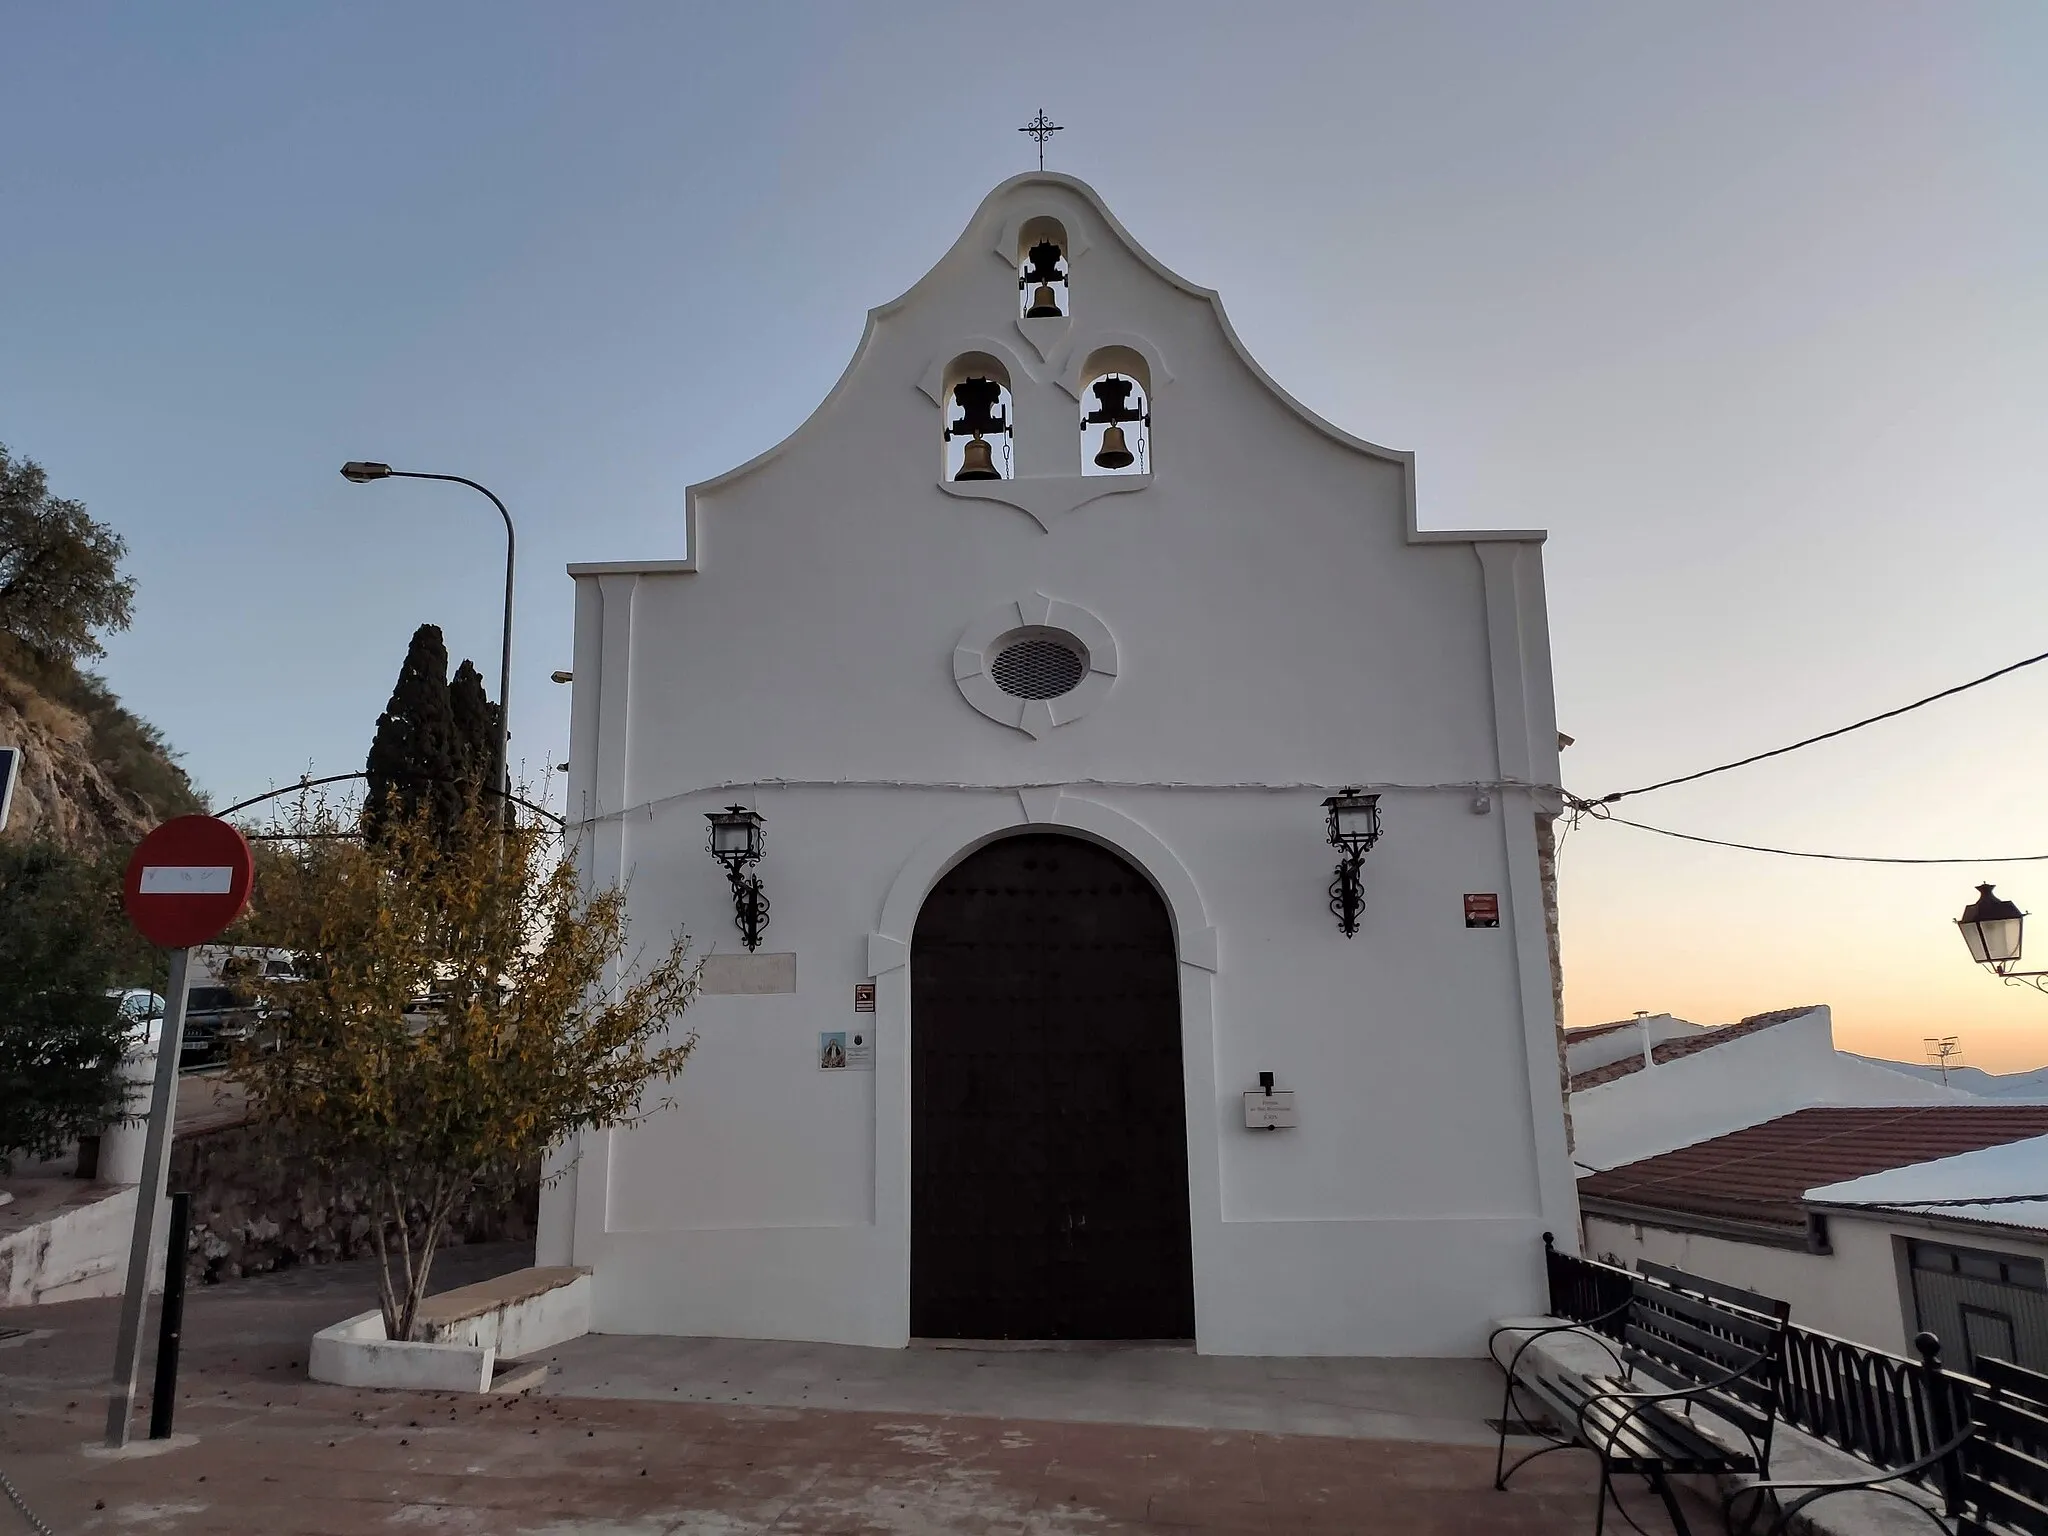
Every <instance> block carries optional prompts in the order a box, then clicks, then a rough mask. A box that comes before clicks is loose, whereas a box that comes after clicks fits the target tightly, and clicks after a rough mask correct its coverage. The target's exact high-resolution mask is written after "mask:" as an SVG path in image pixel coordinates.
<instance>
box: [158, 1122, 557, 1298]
mask: <svg viewBox="0 0 2048 1536" xmlns="http://www.w3.org/2000/svg"><path fill="white" fill-rule="evenodd" d="M169 1187H170V1189H172V1190H181V1189H182V1190H189V1191H191V1193H192V1234H191V1239H190V1247H189V1249H188V1250H187V1251H188V1254H189V1259H188V1261H187V1264H186V1270H185V1273H186V1278H187V1280H188V1281H190V1282H192V1283H195V1284H212V1283H213V1282H215V1281H220V1280H235V1279H239V1278H241V1277H242V1276H244V1275H260V1274H267V1273H268V1272H269V1271H271V1270H274V1269H289V1268H292V1267H293V1266H295V1265H299V1264H331V1263H333V1262H335V1261H336V1260H338V1259H356V1258H366V1257H369V1256H371V1255H373V1254H374V1253H375V1252H376V1247H375V1244H374V1243H373V1242H372V1241H371V1236H370V1207H369V1203H368V1201H367V1199H366V1198H365V1196H364V1192H363V1191H362V1190H361V1189H360V1188H348V1187H338V1186H334V1185H331V1184H329V1183H327V1182H326V1181H323V1180H321V1179H319V1178H317V1177H315V1176H312V1175H309V1174H308V1173H307V1172H305V1170H304V1168H303V1166H302V1165H299V1164H296V1163H294V1162H292V1161H291V1160H289V1159H286V1158H283V1157H280V1156H279V1155H278V1154H277V1151H276V1147H275V1143H274V1142H273V1141H272V1139H271V1138H270V1136H269V1135H268V1134H267V1133H266V1132H265V1131H264V1130H263V1129H262V1128H261V1127H260V1126H255V1125H238V1126H230V1127H225V1128H221V1129H216V1130H209V1131H206V1132H204V1133H201V1134H199V1135H192V1136H180V1137H178V1138H177V1139H176V1140H175V1141H173V1142H172V1144H171V1170H170V1183H169ZM539 1203H540V1186H539V1178H538V1172H537V1171H536V1173H535V1175H534V1177H532V1178H530V1179H527V1180H523V1181H522V1183H521V1187H520V1188H519V1190H518V1191H517V1192H516V1193H515V1194H514V1195H513V1197H512V1198H511V1199H510V1200H503V1199H493V1198H490V1197H478V1198H475V1199H472V1201H471V1202H470V1204H469V1205H468V1206H467V1207H465V1208H464V1209H462V1210H460V1211H458V1212H457V1213H456V1216H455V1219H454V1220H453V1221H451V1222H450V1223H449V1228H448V1232H449V1235H448V1238H447V1242H448V1244H450V1245H451V1246H452V1245H455V1244H461V1243H494V1242H514V1241H530V1240H531V1239H532V1237H533V1233H534V1226H535V1222H536V1218H537V1214H538V1210H539Z"/></svg>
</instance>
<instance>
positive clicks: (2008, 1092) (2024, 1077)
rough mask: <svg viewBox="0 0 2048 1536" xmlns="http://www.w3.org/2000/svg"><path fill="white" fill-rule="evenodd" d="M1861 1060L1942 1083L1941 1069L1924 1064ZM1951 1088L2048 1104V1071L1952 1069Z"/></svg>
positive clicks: (1999, 1097)
mask: <svg viewBox="0 0 2048 1536" xmlns="http://www.w3.org/2000/svg"><path fill="white" fill-rule="evenodd" d="M1843 1054H1845V1055H1849V1054H1853V1053H1851V1052H1844V1053H1843ZM1857 1059H1858V1060H1859V1061H1867V1062H1869V1063H1870V1064H1871V1065H1872V1066H1876V1067H1886V1068H1888V1069H1890V1070H1891V1071H1893V1072H1904V1073H1906V1074H1908V1075H1909V1076H1912V1077H1919V1078H1925V1079H1926V1080H1927V1081H1928V1082H1931V1083H1938V1082H1940V1081H1941V1068H1939V1067H1930V1066H1928V1065H1927V1064H1926V1063H1924V1062H1917V1061H1886V1060H1885V1059H1884V1058H1883V1057H1882V1056H1860V1057H1858V1058H1857ZM1948 1085H1949V1087H1951V1088H1960V1089H1962V1091H1963V1092H1964V1093H1974V1094H1976V1095H1977V1096H1978V1097H1979V1098H1985V1099H2019V1100H2022V1101H2024V1100H2039V1101H2040V1102H2042V1103H2044V1104H2048V1067H2036V1068H2035V1069H2034V1070H2033V1071H2031V1072H1986V1071H1984V1070H1983V1069H1982V1068H1980V1067H1950V1068H1949V1069H1948Z"/></svg>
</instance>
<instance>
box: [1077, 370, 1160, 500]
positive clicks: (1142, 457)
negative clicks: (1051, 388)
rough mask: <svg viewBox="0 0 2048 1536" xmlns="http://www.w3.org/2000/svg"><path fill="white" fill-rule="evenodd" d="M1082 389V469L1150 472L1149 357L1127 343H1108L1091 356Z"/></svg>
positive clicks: (1087, 472)
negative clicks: (1147, 374)
mask: <svg viewBox="0 0 2048 1536" xmlns="http://www.w3.org/2000/svg"><path fill="white" fill-rule="evenodd" d="M1082 377H1083V378H1085V379H1087V381H1088V383H1087V385H1086V387H1085V388H1083V389H1082V391H1081V473H1082V474H1084V475H1146V474H1150V473H1151V471H1152V462H1151V459H1152V453H1151V450H1152V399H1151V395H1152V392H1151V389H1150V388H1149V381H1148V379H1147V377H1146V368H1145V360H1144V359H1143V358H1142V357H1140V356H1139V355H1138V354H1137V353H1136V352H1133V351H1131V350H1130V349H1129V348H1127V347H1105V348H1104V349H1103V350H1102V351H1100V352H1098V353H1096V354H1095V355H1094V356H1092V357H1090V358H1089V359H1088V364H1087V367H1086V369H1085V370H1084V371H1083V374H1082Z"/></svg>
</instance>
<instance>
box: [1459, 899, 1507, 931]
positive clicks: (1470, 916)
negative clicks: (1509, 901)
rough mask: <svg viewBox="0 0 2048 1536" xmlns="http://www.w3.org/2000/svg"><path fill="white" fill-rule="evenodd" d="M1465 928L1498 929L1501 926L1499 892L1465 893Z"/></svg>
mask: <svg viewBox="0 0 2048 1536" xmlns="http://www.w3.org/2000/svg"><path fill="white" fill-rule="evenodd" d="M1465 926H1466V927H1467V928H1498V927H1499V926H1500V893H1499V892H1497V891H1467V892H1466V893H1465Z"/></svg>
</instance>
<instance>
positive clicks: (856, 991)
mask: <svg viewBox="0 0 2048 1536" xmlns="http://www.w3.org/2000/svg"><path fill="white" fill-rule="evenodd" d="M853 1011H854V1012H855V1013H873V1012H874V1011H875V984H874V983H873V982H872V981H856V982H855V983H854V984H853Z"/></svg>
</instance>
